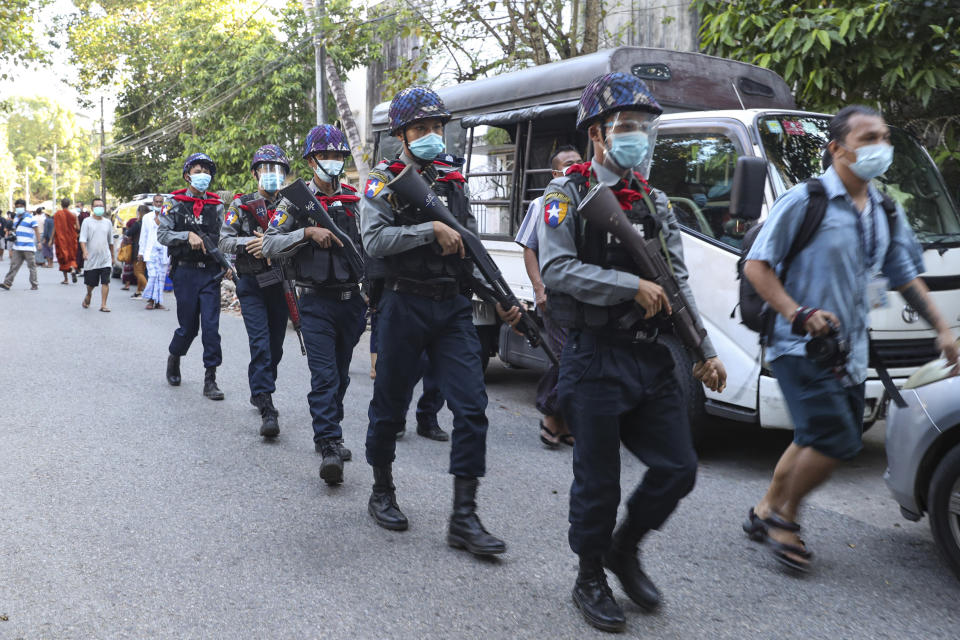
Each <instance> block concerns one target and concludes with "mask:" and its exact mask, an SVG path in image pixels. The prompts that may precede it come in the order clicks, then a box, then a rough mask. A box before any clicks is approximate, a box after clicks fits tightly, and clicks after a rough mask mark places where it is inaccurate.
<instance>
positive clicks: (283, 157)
mask: <svg viewBox="0 0 960 640" xmlns="http://www.w3.org/2000/svg"><path fill="white" fill-rule="evenodd" d="M264 162H271V163H274V164H279V165H283V167H284V168H285V169H286V170H287V173H289V172H290V161H289V160H287V154H285V153H284V152H283V149H281V148H280V147H278V146H277V145H275V144H265V145H263V146H262V147H260V148H259V149H257V151H256V152H255V153H254V154H253V161H252V162H251V163H250V171H253V170H255V169H256V168H257V166H258V165H260V164H262V163H264Z"/></svg>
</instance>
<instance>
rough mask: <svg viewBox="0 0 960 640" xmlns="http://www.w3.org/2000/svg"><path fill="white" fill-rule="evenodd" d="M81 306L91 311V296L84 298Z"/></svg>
mask: <svg viewBox="0 0 960 640" xmlns="http://www.w3.org/2000/svg"><path fill="white" fill-rule="evenodd" d="M80 305H81V306H82V307H83V308H84V309H89V308H90V296H86V297H84V299H83V302H81V303H80Z"/></svg>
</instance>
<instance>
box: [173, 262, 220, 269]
mask: <svg viewBox="0 0 960 640" xmlns="http://www.w3.org/2000/svg"><path fill="white" fill-rule="evenodd" d="M177 266H178V267H193V268H195V269H206V268H207V267H212V266H214V263H213V262H203V261H196V260H178V261H177Z"/></svg>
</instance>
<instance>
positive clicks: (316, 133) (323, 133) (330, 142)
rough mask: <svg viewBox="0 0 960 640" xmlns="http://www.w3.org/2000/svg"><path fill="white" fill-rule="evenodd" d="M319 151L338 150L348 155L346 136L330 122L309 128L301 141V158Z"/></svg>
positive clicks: (348, 147) (348, 148) (348, 146)
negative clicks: (305, 137) (305, 136)
mask: <svg viewBox="0 0 960 640" xmlns="http://www.w3.org/2000/svg"><path fill="white" fill-rule="evenodd" d="M319 151H339V152H340V153H345V154H347V155H350V145H349V144H348V143H347V136H345V135H343V131H340V129H337V128H336V127H335V126H333V125H332V124H318V125H317V126H315V127H314V128H313V129H310V132H309V133H308V134H307V139H306V140H305V141H304V143H303V158H304V159H306V158H308V157H310V156H311V155H313V154H314V153H317V152H319Z"/></svg>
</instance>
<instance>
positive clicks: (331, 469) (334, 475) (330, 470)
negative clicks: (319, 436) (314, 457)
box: [320, 438, 343, 485]
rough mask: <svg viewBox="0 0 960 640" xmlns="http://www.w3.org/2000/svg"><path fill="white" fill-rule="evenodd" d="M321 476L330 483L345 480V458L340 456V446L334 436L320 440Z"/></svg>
mask: <svg viewBox="0 0 960 640" xmlns="http://www.w3.org/2000/svg"><path fill="white" fill-rule="evenodd" d="M320 454H321V455H322V456H323V460H322V461H321V462H320V477H321V478H322V479H323V481H324V482H326V483H327V484H329V485H335V484H340V483H342V482H343V458H341V457H340V447H339V446H338V445H337V441H336V440H335V439H333V438H329V439H326V440H321V441H320Z"/></svg>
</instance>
